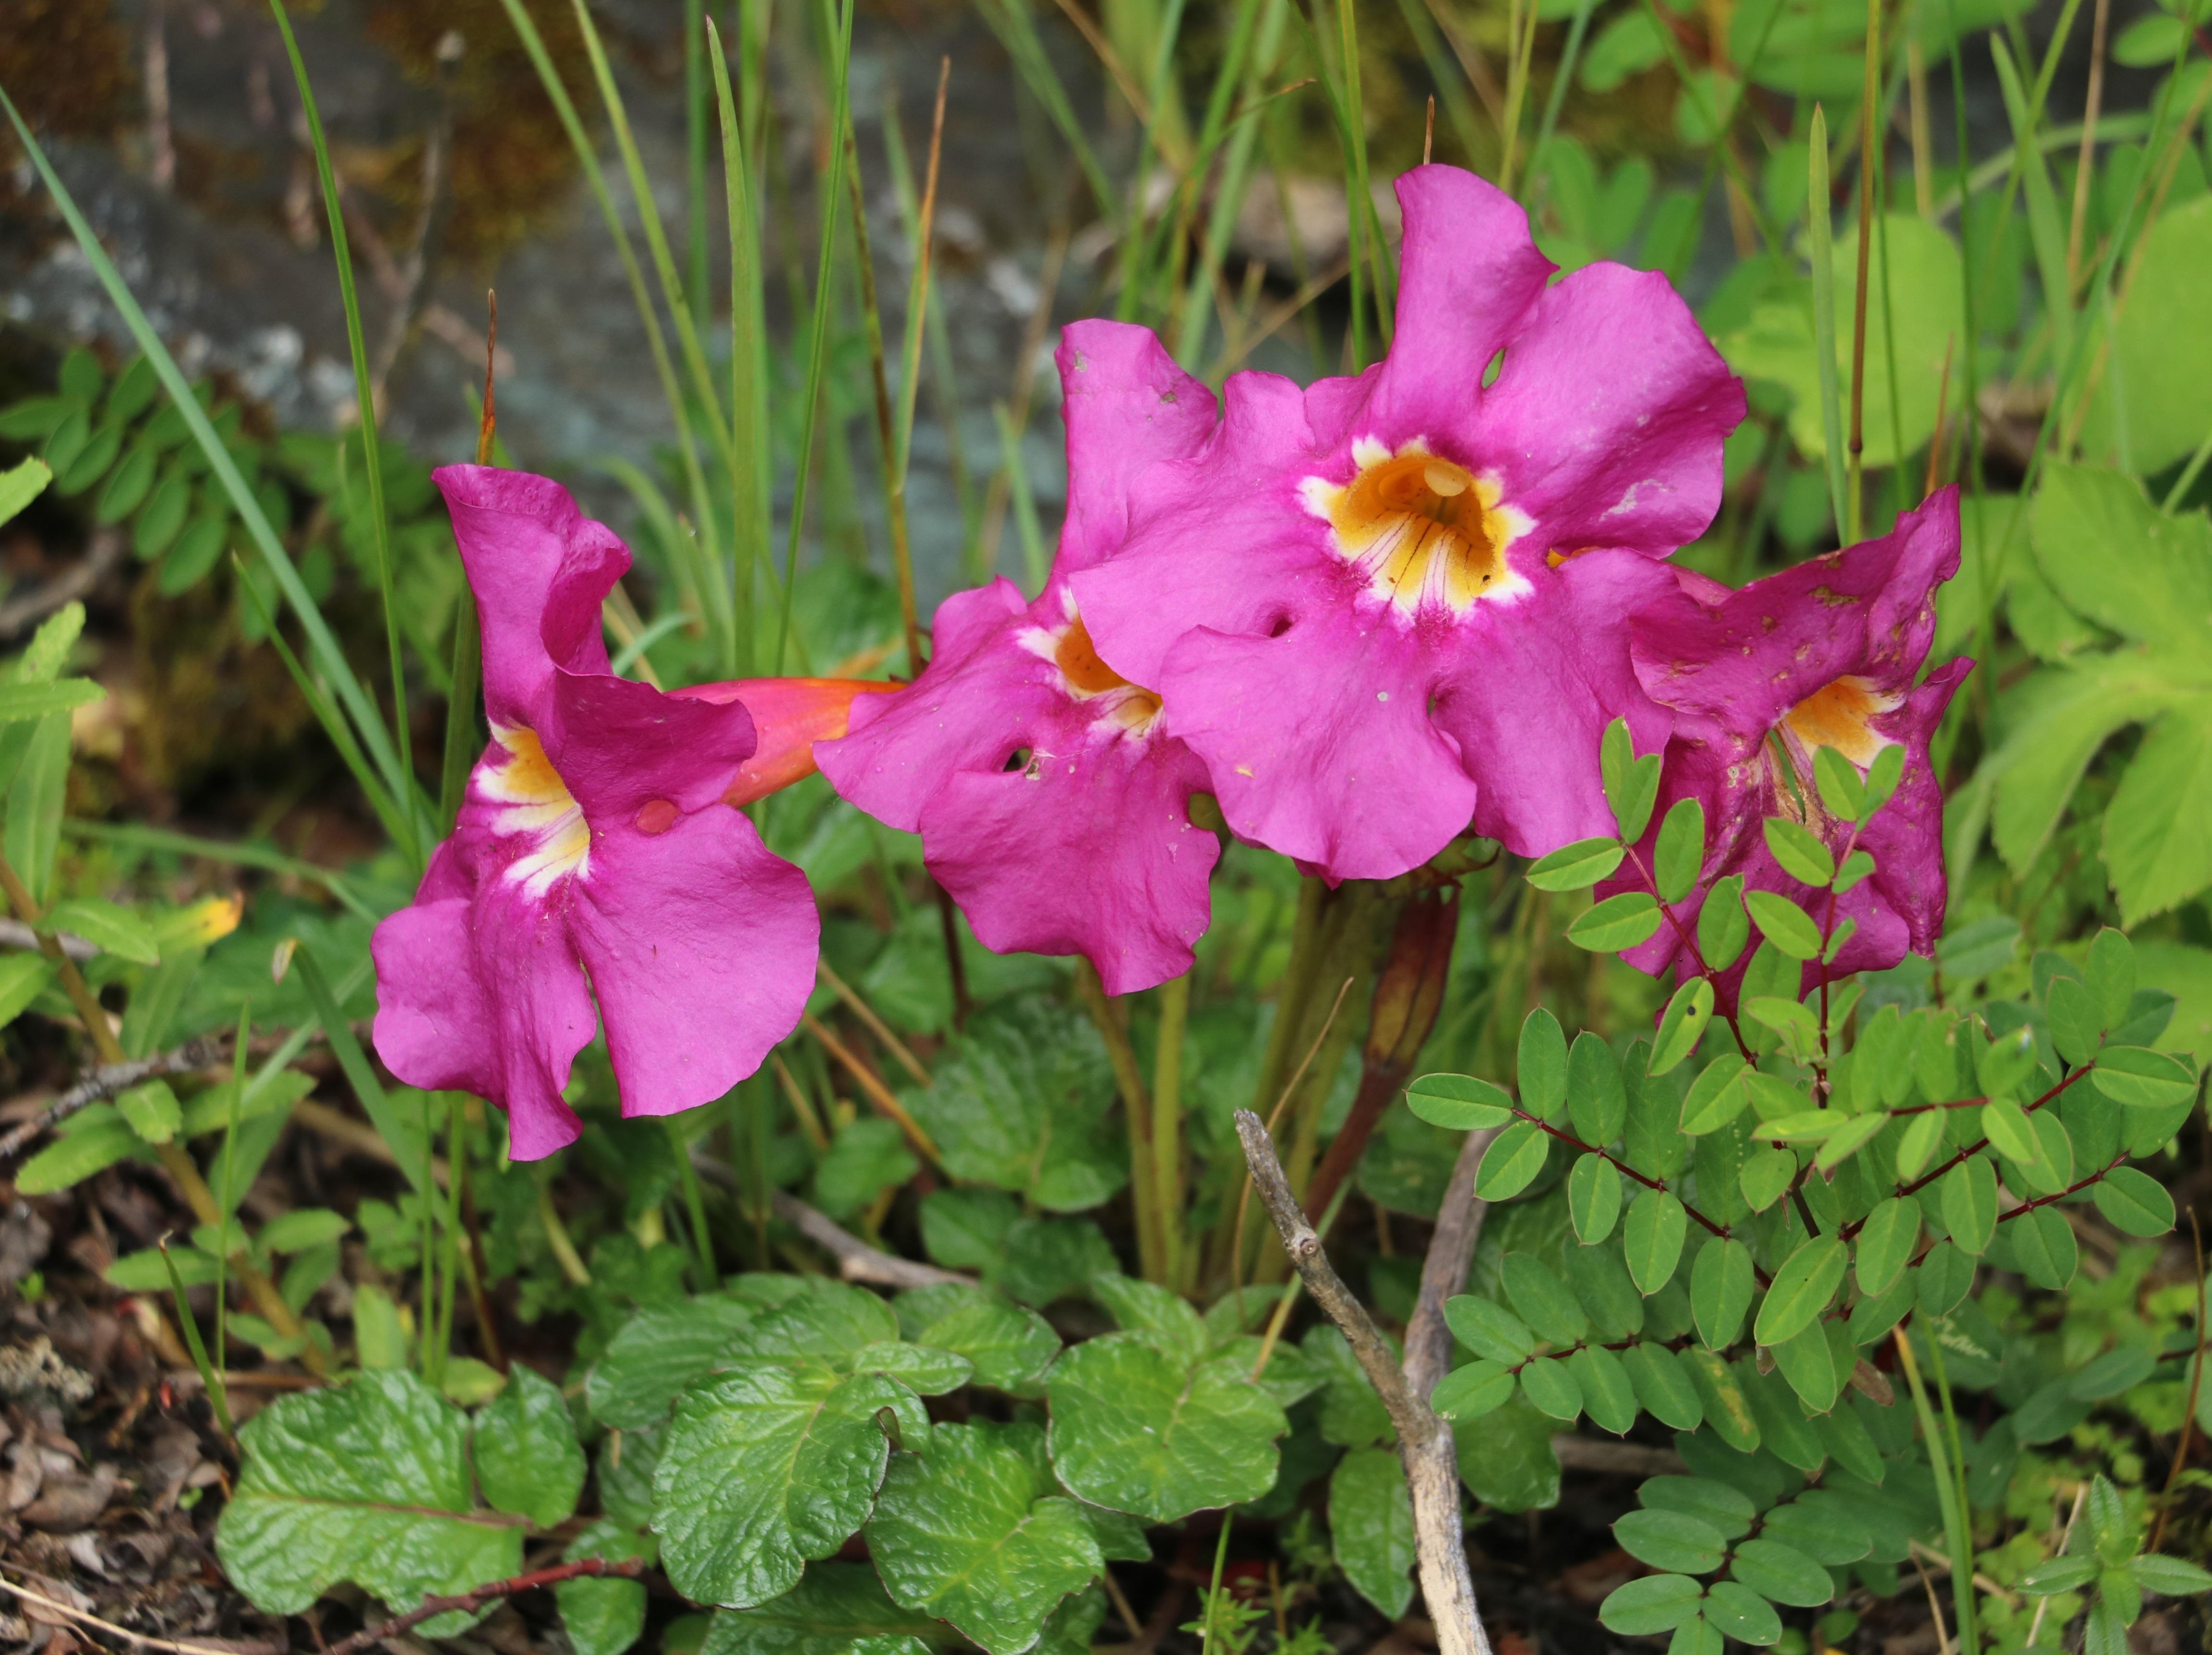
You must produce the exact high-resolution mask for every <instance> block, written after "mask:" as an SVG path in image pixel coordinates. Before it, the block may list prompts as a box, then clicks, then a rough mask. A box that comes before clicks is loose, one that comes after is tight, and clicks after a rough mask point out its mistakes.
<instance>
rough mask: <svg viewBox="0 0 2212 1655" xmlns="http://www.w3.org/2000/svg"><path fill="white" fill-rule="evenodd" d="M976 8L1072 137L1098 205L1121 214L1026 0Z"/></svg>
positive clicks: (986, 2)
mask: <svg viewBox="0 0 2212 1655" xmlns="http://www.w3.org/2000/svg"><path fill="white" fill-rule="evenodd" d="M976 9H977V10H978V11H980V12H981V13H982V14H983V21H984V22H985V23H986V24H987V25H988V26H989V27H990V30H991V32H992V33H994V34H995V35H997V36H998V37H999V41H1000V45H1004V46H1005V47H1006V53H1007V55H1008V56H1009V57H1011V58H1012V59H1013V60H1014V67H1015V68H1016V69H1018V70H1020V71H1021V76H1022V83H1023V84H1024V86H1026V87H1028V88H1029V89H1030V96H1031V97H1033V98H1035V99H1036V100H1037V101H1038V102H1039V103H1040V104H1042V105H1043V106H1044V112H1045V113H1046V115H1047V116H1048V117H1049V118H1050V119H1051V121H1052V124H1054V126H1056V127H1058V128H1059V129H1060V136H1062V137H1064V138H1066V140H1067V147H1068V149H1070V150H1072V151H1073V153H1074V155H1075V160H1076V164H1077V165H1078V166H1079V167H1082V169H1083V178H1084V181H1085V183H1086V184H1088V185H1090V186H1091V196H1092V197H1093V198H1094V199H1095V200H1096V201H1097V203H1098V210H1099V212H1100V213H1102V214H1103V215H1105V216H1106V217H1108V218H1109V219H1110V218H1115V217H1118V216H1119V215H1120V212H1121V203H1120V202H1119V201H1118V200H1116V199H1115V194H1114V183H1113V180H1112V179H1110V178H1109V176H1108V175H1107V172H1106V169H1105V167H1103V166H1102V165H1101V164H1100V162H1099V160H1098V155H1097V151H1096V150H1094V149H1092V148H1091V140H1090V138H1089V136H1086V135H1085V132H1084V130H1083V123H1082V122H1081V121H1079V120H1078V119H1077V118H1076V115H1075V107H1074V106H1073V104H1071V103H1070V102H1069V101H1068V97H1067V88H1066V86H1064V85H1063V84H1062V83H1061V82H1060V71H1059V70H1056V69H1054V67H1053V64H1052V59H1051V58H1049V57H1048V56H1047V55H1046V52H1045V49H1044V42H1043V41H1042V40H1041V39H1038V38H1037V32H1036V19H1035V18H1033V17H1031V16H1030V12H1029V8H1028V6H1027V5H1026V4H1025V3H1024V0H976Z"/></svg>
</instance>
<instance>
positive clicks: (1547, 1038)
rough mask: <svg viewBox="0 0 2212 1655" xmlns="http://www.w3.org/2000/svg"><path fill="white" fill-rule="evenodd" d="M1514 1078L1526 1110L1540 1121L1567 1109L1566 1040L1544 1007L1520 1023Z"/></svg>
mask: <svg viewBox="0 0 2212 1655" xmlns="http://www.w3.org/2000/svg"><path fill="white" fill-rule="evenodd" d="M1514 1076H1515V1081H1516V1084H1517V1085H1518V1086H1519V1087H1520V1088H1521V1104H1522V1107H1523V1108H1525V1109H1526V1110H1528V1112H1529V1113H1530V1114H1532V1115H1534V1116H1536V1117H1538V1118H1540V1119H1543V1120H1552V1121H1555V1120H1557V1119H1559V1117H1560V1115H1561V1113H1562V1112H1565V1109H1566V1106H1567V1037H1566V1034H1565V1031H1563V1030H1562V1029H1561V1028H1559V1019H1558V1018H1557V1017H1554V1016H1553V1015H1552V1014H1551V1013H1550V1012H1549V1011H1547V1009H1544V1008H1543V1007H1542V1006H1538V1007H1537V1008H1536V1009H1534V1011H1532V1012H1530V1013H1529V1014H1528V1015H1527V1016H1526V1017H1524V1018H1522V1020H1521V1038H1520V1043H1519V1047H1518V1050H1517V1052H1516V1055H1515V1058H1514Z"/></svg>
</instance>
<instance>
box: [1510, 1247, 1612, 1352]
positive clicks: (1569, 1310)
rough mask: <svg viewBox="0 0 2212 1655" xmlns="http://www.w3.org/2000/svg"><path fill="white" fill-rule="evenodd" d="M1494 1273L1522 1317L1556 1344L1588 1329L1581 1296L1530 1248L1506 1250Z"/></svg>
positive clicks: (1578, 1336) (1565, 1342) (1567, 1342)
mask: <svg viewBox="0 0 2212 1655" xmlns="http://www.w3.org/2000/svg"><path fill="white" fill-rule="evenodd" d="M1498 1275H1499V1276H1500V1278H1501V1279H1502V1280H1503V1281H1504V1283H1505V1296H1506V1297H1507V1298H1509V1299H1510V1300H1512V1301H1513V1308H1514V1309H1516V1310H1517V1311H1519V1312H1521V1316H1522V1320H1524V1321H1526V1322H1527V1323H1528V1325H1529V1326H1530V1327H1532V1328H1534V1329H1535V1330H1536V1331H1537V1332H1538V1333H1540V1334H1541V1335H1542V1336H1543V1337H1545V1338H1547V1339H1548V1340H1550V1341H1551V1342H1552V1343H1553V1344H1557V1345H1571V1344H1573V1343H1576V1342H1577V1340H1580V1339H1582V1338H1583V1337H1586V1336H1587V1335H1588V1334H1589V1316H1588V1315H1587V1314H1585V1313H1584V1312H1583V1307H1582V1302H1581V1300H1577V1298H1576V1297H1575V1295H1574V1294H1573V1293H1572V1292H1571V1291H1570V1290H1569V1288H1568V1287H1567V1284H1566V1283H1565V1282H1563V1281H1561V1280H1560V1279H1559V1272H1558V1271H1556V1270H1553V1268H1552V1267H1551V1266H1550V1265H1549V1264H1546V1263H1545V1262H1544V1261H1543V1260H1542V1259H1541V1258H1537V1257H1536V1255H1535V1254H1534V1253H1530V1252H1509V1253H1507V1254H1506V1255H1505V1256H1504V1258H1503V1259H1502V1260H1501V1261H1499V1265H1498Z"/></svg>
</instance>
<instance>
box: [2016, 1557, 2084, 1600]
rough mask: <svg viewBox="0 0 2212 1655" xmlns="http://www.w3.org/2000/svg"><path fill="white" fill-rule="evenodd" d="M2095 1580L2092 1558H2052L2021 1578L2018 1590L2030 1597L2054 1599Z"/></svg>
mask: <svg viewBox="0 0 2212 1655" xmlns="http://www.w3.org/2000/svg"><path fill="white" fill-rule="evenodd" d="M2096 1578H2097V1560H2096V1559H2095V1558H2093V1557H2086V1556H2073V1557H2054V1558H2052V1559H2051V1561H2048V1562H2045V1563H2038V1564H2037V1565H2036V1566H2035V1567H2033V1568H2032V1569H2030V1570H2029V1571H2028V1572H2027V1573H2026V1574H2023V1575H2022V1576H2021V1578H2020V1589H2021V1591H2023V1592H2025V1593H2027V1596H2029V1597H2057V1595H2058V1594H2059V1593H2060V1592H2062V1591H2079V1590H2080V1589H2081V1587H2083V1586H2086V1585H2088V1584H2089V1582H2090V1581H2092V1580H2093V1579H2096Z"/></svg>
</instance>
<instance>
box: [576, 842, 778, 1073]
mask: <svg viewBox="0 0 2212 1655" xmlns="http://www.w3.org/2000/svg"><path fill="white" fill-rule="evenodd" d="M592 861H593V867H592V875H593V877H592V879H590V880H588V881H585V882H580V883H579V885H578V887H577V889H576V892H575V895H574V900H573V902H572V903H571V905H570V906H569V910H568V926H569V933H570V936H571V937H572V938H573V941H574V947H575V949H576V950H577V952H578V953H579V954H580V955H581V956H582V958H583V962H584V967H585V969H586V970H587V971H588V972H589V973H591V979H592V992H593V993H594V994H595V995H597V996H598V997H599V1015H601V1017H603V1018H604V1019H605V1022H606V1029H607V1055H608V1057H609V1058H610V1059H611V1061H612V1063H613V1064H614V1071H615V1078H616V1079H617V1081H618V1082H621V1084H622V1094H623V1114H625V1115H672V1114H675V1113H677V1112H678V1111H680V1110H684V1109H689V1108H691V1107H693V1106H696V1105H698V1104H702V1103H708V1102H711V1101H712V1100H714V1099H716V1098H719V1097H720V1096H721V1095H722V1094H723V1093H725V1092H726V1091H728V1090H729V1089H730V1088H731V1087H732V1085H734V1084H735V1083H736V1082H738V1081H739V1080H741V1079H742V1078H744V1076H747V1075H750V1074H751V1073H752V1072H753V1070H756V1069H757V1068H759V1067H760V1064H761V1062H762V1060H763V1058H766V1057H767V1056H768V1054H769V1051H770V1049H771V1048H773V1047H774V1046H775V1043H776V1042H777V1041H779V1040H781V1039H782V1038H783V1037H784V1036H785V1035H787V1034H790V1033H791V1031H792V1030H793V1029H794V1028H797V1027H798V1026H799V1014H800V1013H802V1012H803V1011H805V1009H806V997H807V995H808V994H809V993H810V992H811V991H812V990H813V987H814V964H815V952H816V947H817V943H818V941H819V939H820V934H821V922H820V919H819V918H818V917H817V914H816V912H815V908H814V900H813V894H812V892H811V890H810V888H808V886H807V883H806V876H805V874H803V873H801V872H799V870H798V869H796V868H794V867H793V866H792V865H791V864H789V863H788V862H786V861H785V860H784V859H783V858H781V857H779V856H776V855H775V854H773V853H772V852H769V849H768V847H767V846H764V845H763V844H762V843H761V840H760V835H759V834H757V833H756V832H755V831H754V829H753V825H752V823H750V821H746V820H745V818H744V816H743V815H739V814H738V812H737V811H735V810H733V809H729V808H728V807H727V806H726V805H721V804H719V803H717V804H715V805H714V806H713V807H712V808H711V809H701V810H699V811H697V812H696V813H693V814H686V815H679V816H678V817H677V818H676V819H675V821H674V822H673V823H672V824H671V826H670V827H668V828H667V829H666V830H665V832H662V833H660V834H648V833H643V832H640V831H636V830H635V829H631V830H629V831H624V830H623V829H621V828H616V829H614V830H612V831H610V832H607V833H605V834H603V835H600V836H598V837H595V839H594V841H593V844H592Z"/></svg>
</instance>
